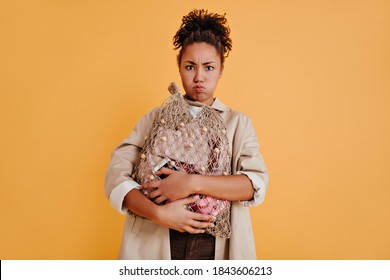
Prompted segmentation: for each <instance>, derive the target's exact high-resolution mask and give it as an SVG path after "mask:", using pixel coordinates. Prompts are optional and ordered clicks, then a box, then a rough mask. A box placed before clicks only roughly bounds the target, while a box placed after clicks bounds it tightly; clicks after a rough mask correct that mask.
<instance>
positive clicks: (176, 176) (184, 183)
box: [142, 168, 193, 204]
mask: <svg viewBox="0 0 390 280" xmlns="http://www.w3.org/2000/svg"><path fill="white" fill-rule="evenodd" d="M156 174H157V175H161V174H164V175H167V177H166V178H165V179H163V180H156V181H152V182H149V183H146V184H144V185H142V188H156V190H154V191H152V192H151V193H149V194H148V195H147V197H149V198H150V199H154V200H153V201H154V202H155V203H156V204H160V203H162V202H164V201H166V200H168V201H175V200H177V199H181V198H186V197H188V196H189V195H191V194H193V193H192V190H191V185H192V183H191V178H192V177H191V175H189V174H186V173H183V172H178V171H174V170H171V169H168V168H162V169H161V170H159V171H158V172H156Z"/></svg>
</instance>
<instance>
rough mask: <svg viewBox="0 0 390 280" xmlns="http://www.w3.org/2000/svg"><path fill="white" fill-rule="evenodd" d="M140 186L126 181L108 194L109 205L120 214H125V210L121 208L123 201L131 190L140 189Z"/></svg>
mask: <svg viewBox="0 0 390 280" xmlns="http://www.w3.org/2000/svg"><path fill="white" fill-rule="evenodd" d="M140 188H141V186H140V185H139V184H138V183H136V182H134V181H131V180H126V181H124V182H122V183H120V184H119V185H118V186H116V187H115V188H114V189H113V190H112V192H111V194H110V203H111V205H112V206H113V207H114V208H115V209H116V210H117V211H118V212H119V213H121V214H125V213H126V212H127V209H126V208H125V207H123V200H124V199H125V196H126V194H127V193H128V192H129V191H131V190H132V189H138V190H139V189H140Z"/></svg>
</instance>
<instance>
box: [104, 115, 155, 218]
mask: <svg viewBox="0 0 390 280" xmlns="http://www.w3.org/2000/svg"><path fill="white" fill-rule="evenodd" d="M155 111H156V109H154V110H152V111H150V112H149V113H147V114H146V115H144V116H143V117H142V118H141V119H140V120H139V121H138V123H137V124H136V126H135V128H134V129H133V131H132V132H131V134H130V135H129V136H128V137H127V138H126V139H125V140H124V141H122V143H120V144H119V145H118V146H117V147H116V148H115V150H114V152H113V153H112V156H111V162H110V164H109V166H108V169H107V172H106V177H105V193H106V197H107V198H108V199H109V200H110V203H111V205H112V206H113V207H114V208H115V209H116V210H118V211H119V212H120V213H125V212H126V209H124V207H123V199H124V197H125V196H126V194H127V193H128V192H129V191H131V190H132V189H134V188H137V189H139V188H140V186H139V184H138V183H137V182H135V181H134V180H133V178H132V177H131V175H132V174H133V169H134V167H135V164H136V163H137V160H138V158H139V156H140V152H141V150H142V147H143V145H144V141H145V139H144V138H145V135H146V134H147V132H148V131H149V130H150V127H151V125H152V121H153V116H154V113H155Z"/></svg>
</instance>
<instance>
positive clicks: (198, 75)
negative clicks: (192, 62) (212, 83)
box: [194, 68, 204, 83]
mask: <svg viewBox="0 0 390 280" xmlns="http://www.w3.org/2000/svg"><path fill="white" fill-rule="evenodd" d="M203 80H204V77H203V71H202V69H199V68H198V69H196V71H195V76H194V82H195V83H201V82H203Z"/></svg>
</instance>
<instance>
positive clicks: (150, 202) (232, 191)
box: [105, 10, 268, 259]
mask: <svg viewBox="0 0 390 280" xmlns="http://www.w3.org/2000/svg"><path fill="white" fill-rule="evenodd" d="M229 36H230V29H229V28H228V27H227V26H226V18H225V17H224V16H223V15H218V14H212V13H208V12H207V11H205V10H194V11H192V12H190V13H189V14H188V15H187V16H185V17H183V22H182V25H181V27H180V29H179V30H178V31H177V33H176V35H175V37H174V45H175V48H176V49H179V54H178V66H179V72H180V77H181V81H182V85H183V87H184V90H185V93H186V94H185V96H184V97H185V100H186V102H187V103H188V104H189V105H190V110H191V113H192V114H193V116H194V117H195V116H196V112H198V111H199V108H202V107H203V106H208V107H207V108H212V109H213V110H215V111H216V112H217V113H218V114H219V115H220V116H221V117H222V120H223V122H224V125H225V126H226V132H224V133H226V136H227V139H228V142H229V152H230V157H229V159H230V160H231V165H230V167H231V174H232V175H227V176H207V175H198V174H186V173H183V172H178V171H174V170H169V169H166V168H163V169H161V170H160V171H159V172H158V173H157V175H162V174H164V175H165V176H166V177H165V179H163V180H155V181H151V182H149V183H145V184H143V185H142V186H140V185H139V184H138V183H137V182H135V181H134V180H133V179H132V177H131V175H132V174H133V170H134V168H135V165H136V163H137V160H138V158H139V157H140V151H141V149H142V147H143V145H144V144H145V136H146V135H147V133H148V131H149V129H150V128H151V125H152V123H153V120H154V117H155V114H156V109H154V110H152V111H151V112H149V113H147V114H146V115H145V116H144V117H143V118H141V120H140V121H139V122H138V123H137V125H136V127H135V129H134V130H133V131H132V133H131V135H130V136H129V137H128V138H127V139H125V140H124V141H123V142H122V143H121V144H120V145H119V146H118V147H117V148H116V150H115V151H114V153H113V155H112V161H111V164H110V166H109V168H108V171H107V175H106V187H105V188H106V195H107V197H108V198H109V199H110V201H111V203H112V205H113V206H114V207H115V208H116V209H118V211H120V212H121V213H125V212H126V211H127V210H130V211H131V212H133V213H136V214H138V215H139V216H142V217H145V218H146V219H142V218H140V217H137V216H134V215H128V216H127V218H126V222H125V228H124V233H123V239H122V245H121V250H120V254H119V258H121V259H255V258H256V253H255V247H254V240H253V233H252V227H251V222H250V217H249V210H248V206H255V205H258V204H260V203H261V202H262V201H263V199H264V195H265V191H266V187H267V183H268V173H267V169H266V167H265V165H264V162H263V158H262V156H261V155H260V153H259V149H258V148H259V146H258V142H257V137H256V133H255V130H254V128H253V125H252V122H251V120H250V119H249V118H248V117H247V116H246V115H244V114H242V113H239V112H236V111H233V110H231V109H229V108H228V107H226V106H225V105H224V104H223V103H222V102H221V101H219V100H218V99H217V98H215V97H214V92H215V90H216V88H217V84H218V80H219V79H220V78H221V75H222V73H223V68H224V60H225V57H227V55H228V53H229V51H230V50H231V48H232V41H231V39H230V37H229ZM225 175H226V174H225ZM141 189H142V190H151V191H150V192H149V194H148V197H147V196H145V195H144V194H143V193H142V192H141V191H140V190H141ZM193 194H200V195H206V196H210V197H216V198H220V199H224V200H229V201H232V203H231V206H230V207H231V209H230V214H231V217H230V222H231V225H230V226H231V236H230V238H220V237H214V236H212V235H210V234H207V233H205V231H207V229H208V228H211V227H213V226H215V224H214V223H213V221H214V218H215V217H214V216H213V215H209V214H202V213H196V212H192V211H189V210H188V209H187V208H186V207H185V206H186V205H188V204H190V203H194V202H195V201H196V200H197V196H191V195H193ZM166 201H170V203H163V202H166ZM161 203H163V204H161Z"/></svg>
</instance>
